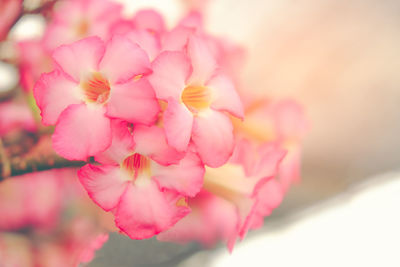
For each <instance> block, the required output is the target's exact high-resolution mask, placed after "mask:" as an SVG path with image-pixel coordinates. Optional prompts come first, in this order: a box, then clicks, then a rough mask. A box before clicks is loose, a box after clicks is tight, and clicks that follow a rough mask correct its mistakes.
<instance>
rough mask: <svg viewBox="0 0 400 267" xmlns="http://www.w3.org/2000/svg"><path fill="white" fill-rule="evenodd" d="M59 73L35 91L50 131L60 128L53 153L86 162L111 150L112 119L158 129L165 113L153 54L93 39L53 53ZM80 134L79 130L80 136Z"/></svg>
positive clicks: (120, 41)
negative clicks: (151, 76)
mask: <svg viewBox="0 0 400 267" xmlns="http://www.w3.org/2000/svg"><path fill="white" fill-rule="evenodd" d="M53 58H54V61H55V63H56V64H57V66H58V67H57V68H56V70H55V71H53V72H51V73H49V74H43V75H42V76H41V78H40V80H39V81H38V82H37V84H36V86H35V88H34V94H35V98H36V102H37V104H38V106H39V108H40V110H41V115H42V122H43V123H44V124H45V125H53V124H56V129H55V132H54V134H53V147H54V149H55V150H56V151H57V152H58V153H59V154H60V155H62V156H63V157H65V158H67V159H85V158H86V157H88V156H92V155H95V154H97V153H99V152H102V151H104V150H105V149H106V148H107V147H108V146H109V145H110V144H111V126H110V119H111V118H119V119H123V120H126V121H128V122H132V123H143V124H147V125H149V124H152V123H153V122H154V121H155V120H156V119H157V115H158V112H159V105H158V102H157V100H156V98H155V94H154V91H153V89H152V87H151V85H150V83H149V82H148V81H147V80H146V78H144V77H142V75H143V74H146V73H148V72H149V71H150V63H149V59H148V56H147V54H146V53H145V52H144V51H143V50H142V49H141V48H140V47H138V46H137V45H136V44H134V43H132V42H131V41H129V40H128V39H127V38H124V37H117V36H116V37H114V38H112V39H111V40H110V41H109V42H107V43H106V44H105V43H104V42H103V41H101V40H100V39H99V38H98V37H89V38H86V39H83V40H80V41H77V42H75V43H73V44H71V45H63V46H61V47H59V48H57V49H56V50H55V51H54V53H53ZM77 129H79V130H77Z"/></svg>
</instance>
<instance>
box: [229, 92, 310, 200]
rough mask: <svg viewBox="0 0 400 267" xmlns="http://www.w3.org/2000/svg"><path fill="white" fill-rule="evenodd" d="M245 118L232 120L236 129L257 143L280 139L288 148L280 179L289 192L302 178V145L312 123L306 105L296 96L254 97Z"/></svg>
mask: <svg viewBox="0 0 400 267" xmlns="http://www.w3.org/2000/svg"><path fill="white" fill-rule="evenodd" d="M249 103H250V104H248V105H247V108H246V112H245V114H246V119H245V120H244V121H239V120H235V119H234V120H233V122H234V125H235V133H236V135H238V136H244V137H246V138H248V139H249V140H252V142H254V143H256V144H257V143H258V144H259V143H264V142H277V143H278V144H279V145H280V146H281V147H282V148H284V149H286V150H287V151H288V153H287V155H286V157H285V159H284V160H283V161H282V163H281V165H280V167H279V175H278V177H279V181H280V183H281V185H282V187H283V190H284V191H285V192H286V191H287V190H288V189H289V187H290V185H291V184H292V183H293V182H297V181H299V179H300V160H301V146H302V140H303V137H304V135H305V133H306V132H307V131H308V128H309V123H308V121H307V119H306V116H305V112H304V110H303V108H302V107H301V106H300V105H299V104H298V103H297V102H295V101H293V100H281V101H274V102H272V101H268V100H266V99H259V100H252V101H250V102H249Z"/></svg>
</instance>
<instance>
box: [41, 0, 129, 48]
mask: <svg viewBox="0 0 400 267" xmlns="http://www.w3.org/2000/svg"><path fill="white" fill-rule="evenodd" d="M122 8H123V7H122V5H121V4H118V3H115V2H113V1H109V0H63V1H60V3H59V4H58V5H56V8H55V10H54V11H53V12H52V20H51V22H50V23H49V25H48V26H47V28H46V32H45V34H44V39H43V42H44V45H45V46H46V48H47V49H49V50H53V49H55V48H57V47H58V46H60V45H63V44H69V43H72V42H75V41H78V40H80V39H82V38H85V37H89V36H99V37H100V38H102V39H103V40H104V41H107V40H108V39H109V38H110V37H111V35H110V29H111V27H112V26H113V25H114V23H116V22H117V21H118V20H119V19H120V18H121V17H122Z"/></svg>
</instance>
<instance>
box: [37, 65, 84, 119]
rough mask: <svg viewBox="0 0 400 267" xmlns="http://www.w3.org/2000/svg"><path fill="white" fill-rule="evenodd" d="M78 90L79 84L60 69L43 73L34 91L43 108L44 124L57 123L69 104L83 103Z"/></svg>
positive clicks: (41, 108)
mask: <svg viewBox="0 0 400 267" xmlns="http://www.w3.org/2000/svg"><path fill="white" fill-rule="evenodd" d="M78 90H79V89H78V84H76V83H75V82H73V81H71V80H70V79H68V78H67V77H65V75H64V74H63V73H62V72H61V71H59V70H55V71H53V72H51V73H47V74H42V76H41V77H40V79H39V80H38V82H37V83H36V85H35V87H34V91H33V93H34V95H35V99H36V103H37V105H38V107H39V109H40V110H41V115H42V122H43V124H45V125H53V124H55V123H56V122H57V119H58V117H59V116H60V114H61V112H62V111H63V110H64V109H66V108H67V107H68V106H69V105H72V104H79V103H81V102H82V101H81V100H80V98H79V91H78Z"/></svg>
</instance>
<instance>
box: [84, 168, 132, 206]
mask: <svg viewBox="0 0 400 267" xmlns="http://www.w3.org/2000/svg"><path fill="white" fill-rule="evenodd" d="M78 177H79V180H80V182H81V183H82V185H83V187H84V188H85V189H86V191H87V192H88V194H89V196H90V198H91V199H92V200H93V201H94V202H95V203H96V204H97V205H99V206H100V207H101V208H103V209H104V210H105V211H110V210H112V209H114V208H115V207H116V206H117V205H118V203H119V201H120V198H121V196H122V195H123V193H124V192H125V190H126V188H127V186H128V183H129V181H127V180H126V179H124V174H123V173H122V171H121V169H120V167H119V166H112V165H103V166H94V165H91V164H87V165H85V166H84V167H82V168H81V169H80V170H79V172H78Z"/></svg>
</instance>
